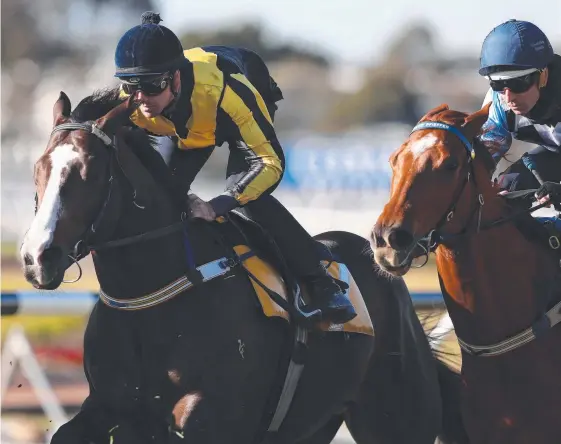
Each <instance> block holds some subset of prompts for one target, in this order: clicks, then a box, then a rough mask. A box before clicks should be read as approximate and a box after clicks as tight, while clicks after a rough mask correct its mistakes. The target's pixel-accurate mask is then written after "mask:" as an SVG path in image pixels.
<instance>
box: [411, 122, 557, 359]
mask: <svg viewBox="0 0 561 444" xmlns="http://www.w3.org/2000/svg"><path fill="white" fill-rule="evenodd" d="M424 129H441V130H444V131H448V132H451V133H453V134H455V135H456V136H457V137H458V138H459V139H460V141H461V142H462V144H463V145H464V147H465V148H466V150H467V152H468V155H469V157H468V163H467V167H468V172H467V175H466V178H465V180H464V181H463V183H462V185H461V186H460V187H459V188H458V191H457V192H456V193H455V196H454V199H453V200H452V203H451V204H450V206H449V207H448V210H447V211H446V212H445V213H444V215H443V216H442V217H441V218H440V220H439V222H438V223H437V224H436V226H435V228H434V229H432V230H431V231H430V232H429V233H428V234H427V235H426V236H425V237H423V238H421V239H420V240H419V241H418V243H417V246H419V247H420V248H421V249H422V250H423V251H424V253H423V255H424V256H425V257H426V259H425V261H424V263H423V264H421V265H417V266H416V268H420V267H422V266H424V265H425V264H426V263H427V262H428V257H429V254H430V253H431V252H433V251H434V250H436V248H437V247H438V245H439V244H445V243H446V242H447V241H449V240H453V239H457V238H460V237H462V236H466V235H468V234H478V233H479V232H480V231H483V230H489V229H492V228H496V227H499V226H501V225H504V224H505V223H508V222H512V221H513V220H515V219H516V218H518V217H520V216H521V215H524V214H527V213H532V212H534V211H536V210H538V209H540V208H543V207H545V206H548V205H550V204H551V203H550V202H549V201H547V202H544V203H542V204H539V205H536V206H534V207H531V208H528V209H524V210H521V211H518V212H516V213H514V214H512V215H509V216H505V217H502V218H500V219H497V220H494V221H492V222H489V223H486V224H483V225H482V224H481V213H482V210H483V205H485V201H484V199H483V195H482V194H481V193H479V194H478V195H477V203H476V206H475V208H474V210H473V211H472V212H471V215H470V217H469V218H468V222H467V223H466V226H465V228H464V229H463V230H461V231H460V232H459V233H455V234H446V233H441V232H439V230H441V228H442V227H443V226H444V225H445V224H446V223H447V222H449V221H451V220H452V218H453V217H454V212H455V210H456V205H457V203H458V201H459V199H460V197H461V195H462V194H463V191H464V189H465V187H466V184H467V183H468V182H470V181H471V177H473V184H474V187H475V190H476V192H477V184H476V182H475V172H474V169H473V159H475V150H474V148H473V144H472V142H470V141H469V140H468V139H467V138H466V137H465V135H464V134H462V133H461V131H460V130H459V129H458V128H456V127H454V126H452V125H449V124H447V123H444V122H422V123H420V124H418V125H416V126H415V127H414V128H413V130H412V131H411V133H413V132H415V131H420V130H424ZM536 191H537V190H535V189H531V190H521V191H514V192H510V193H506V194H505V195H503V197H505V198H506V199H517V198H523V197H527V196H529V195H532V194H533V193H535V192H536ZM475 213H478V217H477V228H476V230H475V232H474V233H473V232H471V233H470V232H468V227H469V226H470V223H471V220H472V219H473V217H474V215H475ZM550 247H551V248H553V249H555V248H559V241H558V239H557V246H556V247H554V246H553V245H552V243H551V238H550ZM559 323H561V302H558V303H557V304H555V305H554V306H553V307H552V308H551V309H550V310H548V311H547V312H545V313H542V315H541V316H540V317H539V319H538V320H537V321H536V322H534V324H532V325H531V326H530V327H528V328H527V329H526V330H523V331H521V332H519V333H517V334H515V335H513V336H510V337H508V338H507V339H505V340H504V341H501V342H498V343H495V344H490V345H473V344H469V343H467V342H465V341H463V340H462V339H461V338H459V337H458V343H459V345H460V348H461V349H462V350H463V351H464V352H466V353H468V354H470V355H473V356H481V357H492V356H498V355H501V354H504V353H507V352H509V351H511V350H515V349H517V348H518V347H521V346H522V345H524V344H527V343H529V342H531V341H533V340H534V339H536V338H537V337H538V336H540V335H541V334H543V333H544V332H545V331H548V330H549V329H551V328H552V327H554V326H555V325H557V324H559Z"/></svg>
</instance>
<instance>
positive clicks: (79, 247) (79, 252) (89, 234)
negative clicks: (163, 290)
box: [51, 121, 186, 283]
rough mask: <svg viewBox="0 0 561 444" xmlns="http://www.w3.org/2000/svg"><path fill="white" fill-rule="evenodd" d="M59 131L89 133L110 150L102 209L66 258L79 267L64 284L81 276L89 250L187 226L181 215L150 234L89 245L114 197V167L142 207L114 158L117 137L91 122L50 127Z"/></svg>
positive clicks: (156, 236)
mask: <svg viewBox="0 0 561 444" xmlns="http://www.w3.org/2000/svg"><path fill="white" fill-rule="evenodd" d="M59 131H86V132H88V133H90V134H93V135H94V136H96V137H97V138H99V139H100V140H101V141H102V142H103V144H104V145H105V146H106V147H107V148H109V149H110V150H111V158H110V159H111V160H110V164H109V168H110V173H111V175H110V177H109V181H108V189H107V195H106V198H105V200H104V202H103V205H102V206H101V210H100V211H99V213H98V215H97V217H96V218H95V220H94V222H93V223H92V224H91V225H90V227H89V228H88V229H87V230H86V232H85V233H84V234H83V235H82V237H81V239H80V240H78V242H77V243H76V245H75V246H74V250H73V253H72V254H69V255H68V257H69V258H70V260H71V261H72V262H73V263H75V264H76V265H77V266H78V269H79V275H78V277H77V278H76V279H74V280H72V281H64V282H65V283H74V282H77V281H78V280H79V279H80V278H81V277H82V268H81V267H80V264H79V263H78V262H79V261H80V259H83V258H84V257H86V256H87V255H88V254H89V253H90V252H91V251H99V250H106V249H110V248H117V247H123V246H125V245H131V244H135V243H138V242H145V241H148V240H152V239H157V238H159V237H163V236H167V235H168V234H171V233H175V232H176V231H180V230H182V229H183V228H184V227H185V224H186V221H185V219H186V215H185V214H182V220H181V222H177V223H174V224H172V225H168V226H166V227H163V228H158V229H155V230H152V231H148V232H146V233H142V234H137V235H134V236H129V237H125V238H122V239H117V240H112V241H108V242H103V243H100V244H91V243H90V240H91V238H93V236H94V235H95V234H96V233H97V231H98V229H99V226H100V225H101V222H102V220H103V218H104V216H105V214H106V213H107V211H106V210H107V208H108V206H109V203H110V201H111V200H112V199H111V197H112V196H113V195H114V194H115V192H114V184H115V175H114V172H115V165H117V166H118V167H119V169H120V171H121V172H122V173H123V176H124V177H125V178H126V179H127V180H128V181H129V183H130V184H131V187H132V188H133V190H134V192H133V204H134V205H135V206H136V207H138V208H140V209H144V207H143V206H141V205H139V204H138V203H137V202H136V200H135V199H136V195H137V193H136V190H135V189H134V185H133V183H132V181H131V180H130V179H129V178H128V177H127V175H126V173H125V171H124V170H123V168H122V166H121V165H120V163H119V160H118V158H117V151H118V148H117V142H116V138H115V137H113V138H111V137H109V136H108V135H107V134H106V133H105V132H104V131H102V130H101V129H100V128H99V127H98V126H97V125H96V124H95V122H93V121H88V122H83V123H78V122H71V123H63V124H61V125H57V126H55V127H54V128H53V130H52V132H51V134H54V133H57V132H59Z"/></svg>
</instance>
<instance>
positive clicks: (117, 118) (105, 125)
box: [96, 96, 138, 135]
mask: <svg viewBox="0 0 561 444" xmlns="http://www.w3.org/2000/svg"><path fill="white" fill-rule="evenodd" d="M137 106H138V104H137V103H136V102H135V101H134V99H133V97H132V96H131V97H129V98H128V99H127V100H125V101H124V102H123V103H121V104H120V105H117V106H116V107H115V108H113V109H112V110H111V111H109V112H108V113H107V114H105V115H104V116H103V117H100V118H99V119H97V120H96V125H97V126H98V127H99V128H100V129H101V130H102V131H103V132H104V133H106V134H111V135H113V134H115V132H116V131H117V130H118V129H119V128H121V127H122V126H123V125H125V123H127V121H128V119H129V117H130V115H131V114H132V113H133V111H134V110H135V109H136V108H137Z"/></svg>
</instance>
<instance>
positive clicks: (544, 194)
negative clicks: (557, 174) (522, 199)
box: [536, 182, 561, 204]
mask: <svg viewBox="0 0 561 444" xmlns="http://www.w3.org/2000/svg"><path fill="white" fill-rule="evenodd" d="M536 199H538V202H539V203H545V202H547V201H551V203H553V204H556V203H559V202H561V184H559V183H556V182H544V183H543V185H542V186H541V187H540V188H539V189H538V191H536Z"/></svg>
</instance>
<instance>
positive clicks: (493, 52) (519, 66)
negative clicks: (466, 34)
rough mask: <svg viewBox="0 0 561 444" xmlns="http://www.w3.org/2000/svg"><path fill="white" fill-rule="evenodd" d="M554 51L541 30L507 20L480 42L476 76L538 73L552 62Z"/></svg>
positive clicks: (526, 23)
mask: <svg viewBox="0 0 561 444" xmlns="http://www.w3.org/2000/svg"><path fill="white" fill-rule="evenodd" d="M553 55H554V53H553V48H552V47H551V43H549V40H548V38H547V37H546V35H545V34H544V33H543V32H542V30H541V29H540V28H538V27H537V26H536V25H534V24H533V23H530V22H525V21H520V20H514V19H512V20H509V21H507V22H505V23H502V24H500V25H499V26H497V27H496V28H494V29H493V30H492V31H491V32H490V33H489V34H488V35H487V37H485V40H484V41H483V46H482V47H481V57H480V65H479V74H480V75H482V76H489V75H491V74H493V73H496V72H500V71H522V70H529V69H537V70H541V69H544V68H545V67H547V65H548V64H549V63H550V62H551V61H552V60H553Z"/></svg>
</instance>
